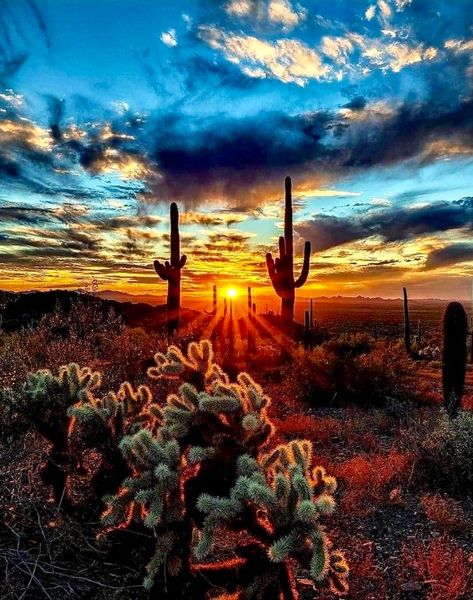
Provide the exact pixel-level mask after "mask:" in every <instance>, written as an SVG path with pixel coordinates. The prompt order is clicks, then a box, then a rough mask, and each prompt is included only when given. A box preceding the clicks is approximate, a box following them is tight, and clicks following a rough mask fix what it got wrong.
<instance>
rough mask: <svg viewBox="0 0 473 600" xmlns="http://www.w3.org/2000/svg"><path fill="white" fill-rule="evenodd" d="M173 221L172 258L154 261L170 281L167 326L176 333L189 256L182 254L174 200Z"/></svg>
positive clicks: (163, 278)
mask: <svg viewBox="0 0 473 600" xmlns="http://www.w3.org/2000/svg"><path fill="white" fill-rule="evenodd" d="M169 217H170V221H171V259H170V260H167V261H166V262H165V263H164V264H163V263H161V262H159V260H155V261H154V268H155V270H156V273H157V274H158V275H159V277H161V279H162V280H163V281H167V282H168V298H167V326H168V333H169V334H172V333H174V332H175V331H176V330H177V329H178V327H179V321H180V317H181V269H182V268H183V267H184V265H185V264H186V260H187V256H186V255H185V254H183V255H182V256H181V255H180V253H181V250H180V236H179V211H178V210H177V204H176V203H175V202H173V203H172V204H171V206H170V207H169Z"/></svg>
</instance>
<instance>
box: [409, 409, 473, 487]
mask: <svg viewBox="0 0 473 600" xmlns="http://www.w3.org/2000/svg"><path fill="white" fill-rule="evenodd" d="M418 451H419V466H418V469H417V473H418V475H419V476H420V477H422V478H423V479H424V480H425V483H426V484H427V485H429V486H431V487H438V488H440V489H443V490H445V491H446V492H451V493H461V494H465V493H467V494H471V493H472V492H473V469H472V468H471V465H472V464H473V413H471V412H470V411H467V410H464V411H461V412H460V413H459V415H458V417H457V418H456V419H453V420H450V419H449V418H448V417H447V415H446V413H444V412H442V413H441V414H440V418H439V420H438V422H437V423H436V425H435V427H434V429H433V430H432V431H431V432H430V434H429V435H426V437H425V438H419V439H418Z"/></svg>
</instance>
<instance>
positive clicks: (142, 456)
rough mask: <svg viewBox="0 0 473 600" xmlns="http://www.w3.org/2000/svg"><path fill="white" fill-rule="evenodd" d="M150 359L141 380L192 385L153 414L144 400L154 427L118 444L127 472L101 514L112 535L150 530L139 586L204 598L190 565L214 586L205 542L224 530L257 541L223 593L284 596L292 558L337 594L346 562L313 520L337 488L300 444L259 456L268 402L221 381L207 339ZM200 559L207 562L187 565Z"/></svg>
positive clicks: (243, 385) (253, 390)
mask: <svg viewBox="0 0 473 600" xmlns="http://www.w3.org/2000/svg"><path fill="white" fill-rule="evenodd" d="M155 359H156V367H152V368H151V369H150V370H149V376H150V377H151V378H161V377H171V378H177V377H179V376H180V377H183V376H185V377H186V378H187V377H190V379H191V380H193V381H194V382H195V385H194V384H193V383H189V382H185V383H183V384H182V385H181V386H180V387H179V390H178V393H175V394H170V395H169V396H168V398H167V401H166V404H165V406H164V407H163V408H158V407H157V406H156V405H153V404H152V405H151V408H152V412H153V415H154V418H156V419H157V420H158V421H159V422H160V426H159V428H158V429H157V430H154V431H151V430H150V429H142V430H141V431H139V432H138V433H135V434H134V435H132V436H126V437H125V438H124V439H123V441H122V443H121V449H122V452H123V456H124V457H125V459H126V461H127V463H128V465H129V468H130V472H131V473H132V476H131V477H128V478H127V479H126V480H125V481H124V482H123V485H122V487H121V488H120V490H119V491H118V493H117V494H116V495H115V496H113V497H110V498H109V499H108V509H107V511H106V512H105V514H104V522H105V523H106V524H107V525H108V526H109V527H112V528H114V527H117V526H118V527H124V526H130V527H131V526H132V523H134V526H135V527H136V526H138V525H139V524H140V523H141V524H142V525H144V526H145V527H147V528H150V529H152V530H153V533H154V536H155V538H156V547H155V550H154V553H153V556H152V558H151V560H150V562H149V564H148V566H147V577H146V580H145V585H146V587H147V588H151V587H152V586H153V585H154V584H155V583H156V584H158V583H159V589H160V590H162V589H163V586H164V588H165V589H166V590H167V593H168V594H170V595H171V596H172V595H173V594H175V595H179V594H180V593H181V592H182V589H183V588H182V586H183V585H185V589H186V594H188V596H187V597H204V596H205V589H206V579H205V578H204V577H199V576H198V573H199V572H200V570H199V569H203V570H204V572H205V569H206V568H211V569H212V573H213V578H214V580H215V579H216V578H218V573H219V572H221V574H222V577H227V575H228V572H227V571H228V567H227V566H225V565H222V564H221V563H219V562H218V561H217V562H212V558H213V557H212V545H213V539H214V536H215V534H216V531H217V529H219V528H220V527H222V526H223V527H225V526H226V527H230V528H234V529H236V530H238V531H239V530H246V531H247V533H249V534H250V535H251V536H252V537H253V538H255V539H256V540H257V543H256V544H250V545H246V546H242V547H241V548H236V549H235V552H236V554H237V555H238V557H239V559H241V561H242V563H243V566H242V568H241V569H239V571H238V576H237V577H234V576H232V577H231V579H232V580H233V582H234V583H235V581H236V582H238V585H236V586H235V585H234V584H232V583H229V584H228V591H229V592H236V593H237V594H239V595H238V597H241V598H243V597H244V598H245V599H246V598H248V599H250V598H255V599H256V598H262V599H269V598H276V597H279V596H280V594H282V595H283V596H282V597H284V598H287V599H289V598H291V599H294V598H296V597H297V593H296V589H295V585H294V582H293V576H292V570H291V566H290V561H291V560H292V559H298V560H299V561H300V563H301V565H303V566H304V567H306V568H307V569H308V570H309V571H310V573H311V575H312V577H313V578H314V580H316V581H322V580H327V581H328V582H329V584H330V586H331V588H332V589H333V590H334V591H336V592H338V593H343V592H344V591H345V590H346V577H347V572H348V567H347V565H346V562H345V560H344V558H343V556H342V555H341V554H340V553H337V552H333V551H332V550H331V547H330V542H329V541H328V539H327V537H326V535H325V532H324V529H323V527H322V525H321V524H320V519H321V518H323V516H324V515H327V514H330V513H331V512H332V511H333V509H334V505H335V503H334V499H333V492H334V491H335V487H336V484H335V480H334V479H333V478H331V477H328V476H327V475H326V473H325V471H324V470H323V469H322V468H321V467H316V468H314V469H313V468H312V467H311V452H312V448H311V444H310V442H292V443H291V444H288V445H287V446H280V447H278V448H276V449H275V450H273V451H272V452H266V454H263V453H262V452H263V449H264V448H265V444H266V443H267V442H268V440H269V439H270V436H271V433H272V425H271V423H270V421H269V419H268V416H267V412H266V411H267V408H268V406H269V403H270V400H269V398H268V397H267V396H266V395H265V394H264V392H263V390H262V389H261V387H260V386H259V385H258V384H257V383H256V382H255V381H254V380H253V379H252V378H251V377H250V376H249V375H248V374H247V373H240V375H238V377H237V380H236V381H235V382H232V381H230V378H229V377H228V375H227V374H226V373H224V372H223V371H222V370H221V369H220V367H219V366H218V365H216V364H215V363H214V362H213V350H212V346H211V344H210V342H208V341H207V340H203V341H202V342H200V343H193V344H191V345H190V346H189V348H188V349H187V353H183V352H182V351H181V350H179V349H178V348H176V347H170V348H169V350H168V352H167V353H165V354H157V355H156V357H155ZM199 532H200V533H199ZM204 559H206V560H210V561H211V562H210V567H209V563H207V565H205V566H204V565H200V566H199V565H198V564H195V561H202V560H204ZM233 568H234V567H233ZM177 575H179V576H178V577H176V576H177ZM232 585H233V588H234V589H231V588H232ZM173 586H174V587H173ZM156 589H158V587H157V588H156ZM243 589H245V590H246V591H245V593H244V595H241V594H242V593H243V591H242V590H243ZM179 590H180V591H179ZM190 590H192V591H190ZM173 597H174V596H173Z"/></svg>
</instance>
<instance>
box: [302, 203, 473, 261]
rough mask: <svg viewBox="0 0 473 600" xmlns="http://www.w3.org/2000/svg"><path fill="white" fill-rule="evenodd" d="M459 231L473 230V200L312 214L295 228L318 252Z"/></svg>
mask: <svg viewBox="0 0 473 600" xmlns="http://www.w3.org/2000/svg"><path fill="white" fill-rule="evenodd" d="M460 228H468V229H470V230H473V198H463V199H462V200H457V201H455V202H437V203H435V204H429V205H425V206H421V207H416V208H411V209H409V208H403V207H398V208H396V207H394V208H390V209H388V210H376V211H372V212H370V213H368V214H364V215H353V216H350V217H334V216H333V215H325V214H321V215H314V217H313V219H311V220H309V221H305V222H302V223H298V224H296V226H295V229H296V231H297V233H298V234H299V235H300V236H301V237H302V238H304V239H306V240H310V241H311V242H312V247H313V248H314V250H315V251H318V252H320V251H323V250H328V249H329V248H333V247H336V246H340V245H342V244H346V243H348V242H355V241H359V240H363V239H366V238H369V237H371V236H379V237H381V238H382V240H383V241H384V242H401V241H405V240H409V239H412V238H415V237H418V236H422V235H426V234H431V233H437V232H443V231H449V230H452V229H460Z"/></svg>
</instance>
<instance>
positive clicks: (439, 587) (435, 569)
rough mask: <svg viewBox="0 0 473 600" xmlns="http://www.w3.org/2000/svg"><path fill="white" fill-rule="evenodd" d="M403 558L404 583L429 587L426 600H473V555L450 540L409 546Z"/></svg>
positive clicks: (404, 549) (439, 539)
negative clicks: (472, 570)
mask: <svg viewBox="0 0 473 600" xmlns="http://www.w3.org/2000/svg"><path fill="white" fill-rule="evenodd" d="M402 556H403V563H402V570H401V573H400V578H401V580H402V579H403V580H404V581H411V582H417V583H419V584H421V585H422V586H425V588H426V594H425V600H460V599H462V598H464V599H466V598H471V595H470V594H471V593H472V592H473V587H472V583H473V582H472V579H471V574H472V573H471V564H472V559H473V556H472V555H471V554H470V555H468V554H467V553H466V552H465V551H464V550H462V548H460V547H459V546H458V545H457V544H456V543H455V542H454V541H452V540H451V539H450V538H449V537H447V536H443V537H441V538H437V539H432V540H430V541H429V542H428V543H427V544H422V543H420V542H417V543H416V544H415V545H414V546H407V545H405V546H404V547H403V550H402ZM406 577H408V578H409V579H406Z"/></svg>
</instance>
